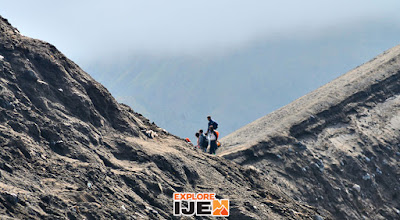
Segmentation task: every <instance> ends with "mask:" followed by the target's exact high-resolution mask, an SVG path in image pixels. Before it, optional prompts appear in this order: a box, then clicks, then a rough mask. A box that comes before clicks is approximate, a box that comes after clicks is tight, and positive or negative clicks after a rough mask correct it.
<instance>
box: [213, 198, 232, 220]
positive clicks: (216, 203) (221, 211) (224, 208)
mask: <svg viewBox="0 0 400 220" xmlns="http://www.w3.org/2000/svg"><path fill="white" fill-rule="evenodd" d="M212 207H213V212H212V213H213V216H229V200H228V199H221V200H217V199H216V200H213V206H212Z"/></svg>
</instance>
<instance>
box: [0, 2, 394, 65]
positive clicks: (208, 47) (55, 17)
mask: <svg viewBox="0 0 400 220" xmlns="http://www.w3.org/2000/svg"><path fill="white" fill-rule="evenodd" d="M0 5H1V6H0V14H1V15H2V16H3V17H5V18H8V19H9V21H10V22H11V23H12V24H13V25H14V26H16V27H17V28H19V30H20V31H21V33H22V34H24V35H27V36H31V37H35V38H39V39H42V40H45V41H48V42H50V43H52V44H54V45H56V46H57V48H58V49H60V50H61V51H62V52H63V53H65V54H66V55H67V56H68V57H70V58H71V59H73V60H74V61H76V62H78V63H80V62H87V61H90V60H91V59H92V58H93V57H95V58H98V57H104V58H106V57H115V55H124V54H148V55H157V56H170V55H193V56H195V55H205V54H206V55H208V54H218V53H224V52H227V51H231V50H235V49H237V48H239V47H244V46H246V45H247V44H250V43H251V42H253V41H254V40H258V39H260V38H263V39H266V38H270V39H276V38H280V37H282V36H288V35H297V36H298V37H302V36H303V37H305V38H306V37H307V36H309V35H316V34H318V33H319V32H325V31H329V30H330V29H334V28H335V27H338V26H342V25H346V24H347V25H348V23H354V24H356V23H357V22H358V21H361V20H363V21H364V20H371V21H373V20H374V21H376V20H384V21H386V22H388V23H390V22H398V21H399V18H400V16H399V15H398V12H397V9H398V8H399V6H400V2H398V1H394V0H393V1H384V2H383V1H372V0H369V1H365V0H364V1H360V0H356V1H351V2H349V1H343V0H340V1H334V2H333V1H332V2H327V1H317V0H310V1H301V2H298V1H281V2H275V1H246V2H245V3H244V2H243V1H235V0H229V1H228V0H220V1H209V0H207V1H197V2H194V1H122V0H117V1H112V2H111V1H76V0H74V1H57V2H55V1H49V0H43V1H27V0H26V1H18V0H17V1H3V0H0Z"/></svg>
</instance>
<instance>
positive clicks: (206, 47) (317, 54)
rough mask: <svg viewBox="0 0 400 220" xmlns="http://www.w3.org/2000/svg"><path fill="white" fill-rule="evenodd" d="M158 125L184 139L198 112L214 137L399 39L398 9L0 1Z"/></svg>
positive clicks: (357, 4) (359, 4)
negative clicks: (210, 122) (212, 125)
mask: <svg viewBox="0 0 400 220" xmlns="http://www.w3.org/2000/svg"><path fill="white" fill-rule="evenodd" d="M0 5H1V6H0V13H1V14H2V15H3V16H5V17H7V18H8V19H9V20H10V22H11V23H13V24H14V25H15V26H17V27H18V28H19V30H20V32H21V33H22V34H24V35H27V36H32V37H36V38H39V39H42V40H46V41H48V42H50V43H52V44H54V45H56V46H57V48H58V49H60V50H61V51H62V52H63V53H65V54H66V55H67V56H68V57H70V58H71V59H72V60H73V61H74V62H76V63H77V64H78V65H80V66H81V67H82V68H83V69H84V70H85V71H87V72H88V73H89V74H90V75H92V76H93V77H94V78H95V79H96V80H98V81H100V82H101V83H102V84H104V85H105V86H106V87H107V88H108V89H109V90H110V91H111V92H112V94H113V95H114V96H115V97H117V99H118V101H120V102H123V103H126V104H129V105H130V106H131V107H132V108H133V109H135V111H138V112H140V113H142V114H144V115H145V116H146V117H148V118H150V119H151V120H153V121H155V122H156V123H157V124H158V125H159V126H161V127H163V128H166V129H167V130H169V131H170V132H172V133H174V134H177V135H179V136H181V137H190V138H193V136H194V133H195V131H196V130H198V129H200V128H203V129H205V128H206V124H207V121H206V118H205V117H206V116H207V115H209V114H210V115H212V116H213V117H214V118H215V120H217V121H218V122H219V124H220V128H219V130H220V132H221V135H222V136H225V135H227V134H228V133H230V132H232V131H234V130H236V129H237V128H239V127H241V126H243V125H245V124H247V123H249V122H251V121H253V120H255V119H257V118H259V117H261V116H264V115H265V114H267V113H269V112H271V111H273V110H275V109H277V108H279V107H281V106H283V105H285V104H287V103H289V102H291V101H293V100H294V99H296V98H298V97H300V96H302V95H304V94H306V93H307V92H309V91H311V90H313V89H315V88H317V87H319V86H321V85H323V84H324V83H326V82H329V81H330V80H332V79H334V78H335V77H337V76H339V75H340V74H342V73H344V72H346V71H348V70H350V69H352V68H354V67H356V66H358V65H360V64H361V63H363V62H366V61H367V60H369V59H370V58H372V57H374V56H376V55H377V54H379V53H381V52H383V51H384V50H386V49H388V48H391V47H393V46H395V45H397V44H398V43H399V38H398V36H400V35H399V33H400V14H399V13H398V8H399V7H400V2H399V1H396V0H388V1H384V2H382V1H381V2H378V1H374V0H354V1H351V2H349V1H344V0H337V1H334V2H324V1H318V0H307V1H302V2H298V1H294V0H292V1H285V2H270V1H263V0H255V1H251V2H243V1H236V0H221V1H217V2H216V1H211V0H204V1H201V2H200V1H199V2H193V1H191V2H188V1H179V0H171V1H165V2H159V1H158V2H157V1H151V0H149V1H139V0H132V1H129V2H128V1H123V0H115V1H112V2H110V1H104V0H103V1H101V0H99V1H91V0H88V1H84V2H82V1H78V0H71V1H68V2H57V4H55V3H54V1H50V0H41V1H28V0H17V1H5V0H0Z"/></svg>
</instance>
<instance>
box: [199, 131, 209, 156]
mask: <svg viewBox="0 0 400 220" xmlns="http://www.w3.org/2000/svg"><path fill="white" fill-rule="evenodd" d="M199 146H200V148H201V149H202V150H203V151H204V152H207V147H208V140H207V137H206V136H205V135H204V134H203V130H202V129H200V130H199Z"/></svg>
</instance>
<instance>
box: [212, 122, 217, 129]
mask: <svg viewBox="0 0 400 220" xmlns="http://www.w3.org/2000/svg"><path fill="white" fill-rule="evenodd" d="M213 122H214V123H213V125H212V126H213V128H214V130H217V129H218V123H217V122H216V121H213Z"/></svg>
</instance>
